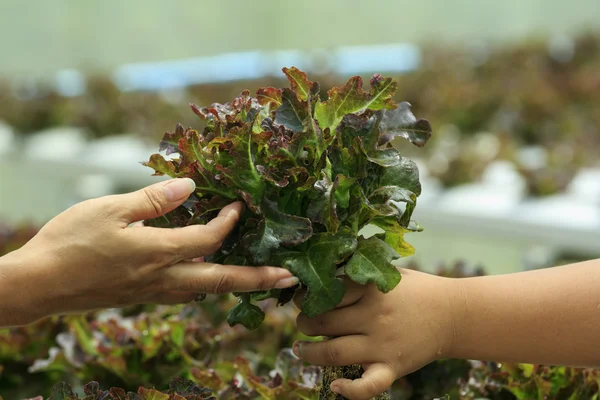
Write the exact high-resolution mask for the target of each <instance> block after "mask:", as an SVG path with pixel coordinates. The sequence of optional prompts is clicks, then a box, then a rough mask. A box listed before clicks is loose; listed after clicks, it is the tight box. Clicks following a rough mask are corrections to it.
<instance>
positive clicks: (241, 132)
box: [144, 67, 431, 329]
mask: <svg viewBox="0 0 600 400" xmlns="http://www.w3.org/2000/svg"><path fill="white" fill-rule="evenodd" d="M283 72H284V73H285V75H286V76H287V78H288V79H289V81H290V84H291V88H283V89H279V88H273V87H266V88H261V89H258V90H257V91H256V96H255V97H252V96H251V95H250V92H249V91H248V90H245V91H243V92H242V93H241V94H240V96H239V97H237V98H235V99H234V100H233V101H232V102H230V103H226V104H218V103H214V104H212V105H210V106H209V107H204V108H200V107H198V106H196V105H193V104H192V105H191V107H192V110H193V111H194V112H195V113H196V114H197V115H198V116H199V117H200V118H201V120H202V121H203V122H204V127H203V129H201V130H194V129H191V128H188V129H184V127H183V126H181V125H177V128H176V129H175V131H174V132H167V133H165V135H164V137H163V139H162V141H161V142H160V147H159V151H164V152H165V155H166V156H167V157H168V158H165V157H164V156H163V155H160V154H154V155H152V156H151V158H150V160H149V161H148V162H145V163H144V165H147V166H149V167H151V168H153V169H154V170H155V175H168V176H171V177H189V178H192V179H193V180H194V181H195V182H196V186H197V188H196V192H195V194H193V195H192V196H190V198H189V199H188V201H187V202H186V203H184V204H183V205H182V206H180V207H179V208H177V209H175V210H174V211H172V212H170V213H168V214H167V215H165V216H163V217H160V218H157V219H154V220H149V221H145V224H146V225H150V226H161V227H181V226H186V225H191V224H204V223H206V222H207V221H208V220H210V219H211V218H213V217H214V216H215V215H216V213H218V211H219V210H220V209H221V208H223V207H224V206H226V205H227V204H229V203H231V202H233V201H237V200H243V201H244V202H245V203H246V205H247V210H246V213H245V214H244V215H243V217H242V219H241V221H240V224H239V225H238V227H237V229H236V230H235V231H234V232H233V233H232V234H231V235H230V237H229V238H228V239H227V240H226V241H225V243H224V245H223V247H222V248H221V250H220V251H219V252H217V253H216V254H213V255H212V256H210V257H208V258H207V261H210V262H218V263H227V264H236V265H251V266H259V265H276V266H282V267H284V268H287V269H288V270H290V271H291V272H292V273H293V274H294V275H295V276H297V277H298V278H299V279H300V281H301V284H300V285H298V286H296V287H294V288H291V289H283V290H269V291H261V292H255V293H243V294H237V295H238V296H239V303H238V304H237V305H236V306H235V307H234V308H233V309H232V310H231V311H230V312H229V316H228V322H229V323H230V324H231V325H235V324H242V325H244V326H245V327H247V328H249V329H255V328H257V327H258V326H259V325H260V324H261V322H262V320H263V318H264V313H263V311H262V310H261V309H260V308H259V307H258V306H256V305H255V304H253V301H259V300H264V299H267V298H276V299H278V302H279V304H285V303H287V302H288V301H289V300H290V299H291V298H292V297H293V294H294V292H295V290H296V289H298V288H299V287H305V288H307V294H306V296H305V297H304V301H303V304H302V310H303V312H304V313H305V314H307V315H308V316H309V317H314V316H316V315H319V314H322V313H324V312H327V311H329V310H331V309H333V308H334V307H335V306H336V305H337V304H338V303H339V302H340V301H341V299H342V298H343V296H344V291H345V287H344V284H343V282H342V280H341V279H340V277H339V275H341V274H345V275H346V276H348V277H349V278H350V279H352V280H353V281H355V282H357V283H359V284H369V283H373V284H375V285H377V288H378V289H379V290H381V291H382V292H388V291H390V290H392V289H393V288H394V287H395V286H396V285H397V284H398V283H399V282H400V278H401V277H400V273H399V271H398V270H397V269H396V268H395V266H394V265H393V264H392V262H393V261H394V260H396V259H398V258H400V257H402V256H407V255H410V254H412V253H413V251H414V249H413V248H412V246H410V245H409V244H408V243H407V242H406V241H405V239H404V234H405V233H407V232H411V231H419V230H420V227H419V226H418V224H417V223H416V222H414V221H412V220H411V216H412V213H413V211H414V209H415V206H416V204H417V197H418V196H419V194H420V192H421V185H420V182H419V172H418V169H417V166H416V165H415V163H414V162H413V161H411V160H409V159H407V158H404V157H402V155H401V154H400V152H399V151H398V150H397V149H396V148H395V147H393V146H392V145H391V141H392V140H393V139H394V138H395V137H401V138H404V139H407V140H408V141H410V142H411V143H413V144H415V145H417V146H419V147H422V146H423V145H425V143H426V142H427V140H428V139H429V137H430V136H431V126H430V124H429V122H427V121H426V120H418V119H417V118H416V117H415V116H414V115H413V114H412V112H411V111H410V104H408V103H406V102H403V103H400V104H397V103H395V102H394V100H393V96H394V94H395V92H396V89H397V83H396V81H394V80H393V79H392V78H384V77H382V76H381V75H374V76H373V77H372V78H371V79H370V88H369V90H365V89H363V80H362V79H361V77H359V76H355V77H352V78H350V79H349V80H348V81H347V83H346V84H345V85H343V86H340V87H334V88H332V89H330V90H329V91H328V92H327V93H326V95H325V93H321V89H320V86H319V83H318V82H312V81H310V80H309V79H308V77H307V76H306V74H305V73H304V72H302V71H300V70H298V69H296V68H294V67H292V68H289V69H288V68H284V69H283ZM367 225H373V226H376V227H379V228H380V229H381V230H383V233H381V234H376V235H374V236H371V237H365V236H363V235H362V234H361V230H362V229H363V228H364V227H366V226H367Z"/></svg>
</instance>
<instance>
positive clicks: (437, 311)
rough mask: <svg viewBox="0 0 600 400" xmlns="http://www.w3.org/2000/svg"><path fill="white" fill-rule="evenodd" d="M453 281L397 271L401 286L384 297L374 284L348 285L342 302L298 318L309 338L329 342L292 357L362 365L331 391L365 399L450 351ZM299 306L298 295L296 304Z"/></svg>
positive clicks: (302, 347)
mask: <svg viewBox="0 0 600 400" xmlns="http://www.w3.org/2000/svg"><path fill="white" fill-rule="evenodd" d="M454 286H456V285H454V281H452V280H450V279H446V278H440V277H437V276H433V275H429V274H425V273H421V272H416V271H412V270H403V271H402V281H401V282H400V284H399V285H398V286H397V287H396V288H395V289H394V290H392V291H391V292H389V293H387V294H383V293H381V292H379V291H378V290H377V288H376V287H375V286H374V285H369V286H359V285H357V284H355V283H353V282H350V281H347V286H346V287H347V292H346V296H345V297H344V299H343V301H342V303H341V304H340V305H339V306H338V307H337V308H336V309H335V310H333V311H331V312H329V313H327V314H324V315H321V316H319V317H316V318H312V319H310V318H308V317H307V316H306V315H304V314H300V315H299V316H298V320H297V322H298V328H299V329H300V330H301V331H302V332H303V333H305V334H306V335H308V336H329V337H334V338H332V339H330V340H327V341H323V342H316V343H311V342H297V343H296V344H295V345H294V353H295V354H296V355H297V356H298V357H300V358H301V359H302V360H304V361H307V362H309V363H311V364H315V365H332V366H345V365H351V364H362V365H363V367H364V369H365V373H364V374H363V376H362V378H360V379H357V380H354V381H351V380H345V379H338V380H336V381H334V382H333V383H332V384H331V390H332V391H334V392H336V393H339V394H341V395H343V396H345V397H347V398H349V399H370V398H372V397H374V396H377V395H379V394H381V393H382V392H385V391H386V390H387V389H388V388H389V387H390V386H391V385H392V383H393V382H394V381H395V380H396V379H398V378H400V377H402V376H404V375H406V374H408V373H410V372H413V371H415V370H417V369H419V368H421V367H423V366H424V365H426V364H428V363H430V362H431V361H434V360H436V359H438V358H445V357H448V356H449V353H450V352H451V351H452V346H453V337H454V326H453V321H454V318H453V314H454V313H455V312H456V311H457V310H453V309H452V307H450V304H454V303H451V301H454V300H451V299H453V298H456V297H457V295H456V293H458V291H457V290H456V289H455V288H454ZM294 300H295V303H296V305H298V306H300V304H301V301H302V295H300V296H297V297H296V298H295V299H294Z"/></svg>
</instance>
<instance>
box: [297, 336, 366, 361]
mask: <svg viewBox="0 0 600 400" xmlns="http://www.w3.org/2000/svg"><path fill="white" fill-rule="evenodd" d="M293 352H294V354H295V355H296V357H298V358H300V359H302V361H306V362H308V363H310V364H313V365H318V366H338V367H341V366H344V365H352V364H364V363H369V362H373V361H375V360H374V359H373V357H374V355H373V351H372V350H371V349H370V346H369V339H368V338H367V336H363V335H351V336H341V337H338V338H335V339H330V340H324V341H321V342H305V341H298V342H296V343H294V347H293Z"/></svg>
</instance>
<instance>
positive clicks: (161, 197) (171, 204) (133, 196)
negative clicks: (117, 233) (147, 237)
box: [109, 178, 196, 225]
mask: <svg viewBox="0 0 600 400" xmlns="http://www.w3.org/2000/svg"><path fill="white" fill-rule="evenodd" d="M195 189H196V184H195V183H194V181H193V180H191V179H189V178H183V179H171V180H168V181H166V182H159V183H155V184H154V185H150V186H146V187H145V188H143V189H140V190H137V191H135V192H131V193H127V194H120V195H115V196H110V197H109V201H115V202H118V204H119V217H120V218H121V219H122V220H123V222H124V223H126V224H127V225H129V224H130V223H132V222H136V221H142V220H146V219H151V218H156V217H160V216H161V215H164V214H166V213H168V212H169V211H172V210H174V209H175V208H177V207H178V206H179V205H181V204H183V202H184V201H185V200H186V199H187V198H188V197H189V195H190V194H192V193H193V192H194V190H195Z"/></svg>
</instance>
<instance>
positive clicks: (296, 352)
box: [292, 341, 305, 358]
mask: <svg viewBox="0 0 600 400" xmlns="http://www.w3.org/2000/svg"><path fill="white" fill-rule="evenodd" d="M304 343H305V342H303V341H297V342H296V343H294V346H292V353H294V355H295V356H296V357H298V358H300V353H301V352H302V346H303V345H304Z"/></svg>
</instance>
